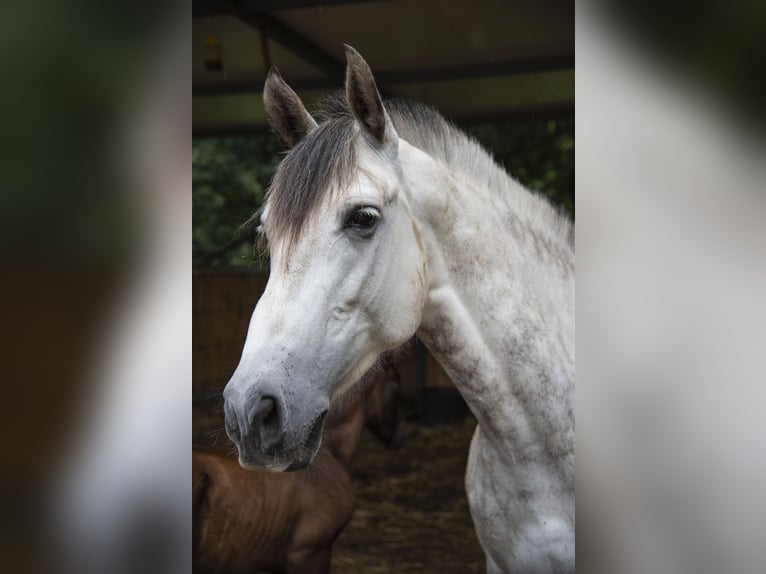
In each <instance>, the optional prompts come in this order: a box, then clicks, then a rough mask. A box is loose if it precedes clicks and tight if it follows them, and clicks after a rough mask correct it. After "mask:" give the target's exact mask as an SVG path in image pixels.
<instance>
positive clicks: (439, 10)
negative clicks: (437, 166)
mask: <svg viewBox="0 0 766 574" xmlns="http://www.w3.org/2000/svg"><path fill="white" fill-rule="evenodd" d="M192 41H193V50H192V78H193V88H192V93H193V115H192V122H193V130H194V133H195V134H196V135H212V134H219V135H223V134H231V133H250V132H254V131H260V130H263V129H266V127H267V122H266V116H265V112H264V109H263V102H262V96H261V91H262V89H263V82H264V80H265V78H266V72H267V71H268V69H269V68H270V67H271V66H272V65H274V66H277V67H278V68H279V70H280V72H281V74H282V76H283V77H284V78H285V80H286V81H287V82H288V83H289V84H290V85H291V86H292V87H293V88H294V89H295V90H296V91H297V92H298V94H299V95H300V96H301V97H302V98H303V99H304V101H305V102H306V104H307V105H308V106H309V108H310V107H311V104H312V102H313V101H315V100H316V99H317V98H320V97H322V96H325V95H327V94H329V93H331V92H332V91H334V90H337V89H339V88H341V87H342V85H343V76H344V70H345V57H344V50H343V44H344V43H347V44H350V45H352V46H354V47H355V48H356V49H357V50H359V52H360V53H361V54H362V55H363V56H364V58H365V59H366V60H367V62H368V63H369V64H370V67H371V68H372V70H373V73H374V74H375V78H376V81H377V82H378V86H379V88H380V90H381V92H382V93H383V94H384V95H386V96H399V97H405V98H414V99H417V100H420V101H423V102H426V103H429V104H431V105H434V106H436V107H437V108H438V109H439V110H440V111H441V112H442V113H444V114H445V115H446V116H448V117H450V118H452V119H454V120H456V121H458V122H468V121H474V120H490V121H494V120H501V119H505V118H534V117H538V118H547V117H561V116H564V117H574V88H575V82H574V77H575V76H574V2H570V1H548V2H540V1H536V0H506V1H490V0H477V1H472V2H471V1H461V0H383V1H380V0H379V1H365V0H329V1H328V0H325V1H324V2H316V1H309V0H283V1H276V0H272V1H269V0H266V1H252V0H251V1H248V0H242V1H239V2H213V1H209V0H208V1H194V2H193V22H192Z"/></svg>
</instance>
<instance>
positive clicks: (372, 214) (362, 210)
mask: <svg viewBox="0 0 766 574" xmlns="http://www.w3.org/2000/svg"><path fill="white" fill-rule="evenodd" d="M377 222H378V210H377V209H375V208H374V207H357V208H356V209H354V210H353V211H351V213H349V215H348V217H347V218H346V227H353V228H354V229H358V230H362V231H363V230H369V229H372V227H373V226H374V225H375V224H376V223H377Z"/></svg>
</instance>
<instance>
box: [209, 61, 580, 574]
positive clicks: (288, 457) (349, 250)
mask: <svg viewBox="0 0 766 574" xmlns="http://www.w3.org/2000/svg"><path fill="white" fill-rule="evenodd" d="M346 56H347V70H346V89H345V94H344V95H343V96H342V97H340V98H336V99H335V100H332V101H329V102H328V103H326V105H325V106H324V109H322V110H320V114H319V115H318V118H319V120H320V122H319V123H317V121H316V120H315V119H314V118H313V117H312V116H311V115H310V114H309V113H308V112H307V111H306V109H305V107H304V106H303V104H302V102H301V101H300V99H299V98H298V97H297V95H296V94H295V92H293V91H292V90H291V89H290V88H289V87H288V86H287V85H286V84H285V83H284V81H283V80H282V79H281V77H280V76H279V74H278V73H277V72H276V71H275V70H272V72H270V74H269V77H268V78H267V81H266V85H265V90H264V102H265V105H266V110H267V113H268V115H269V117H270V120H271V122H272V125H273V126H274V129H275V131H276V132H277V133H278V134H279V135H280V136H281V138H282V139H283V140H284V141H285V143H287V144H288V145H289V146H292V149H291V151H290V152H289V153H288V154H287V156H286V157H285V158H284V160H283V161H282V163H281V164H280V166H279V168H278V169H277V172H276V174H275V176H274V180H273V182H272V186H271V189H270V191H269V194H268V197H267V201H266V204H265V207H264V209H263V212H262V214H261V227H262V230H263V233H264V234H265V235H266V238H267V240H268V242H269V251H270V256H271V275H270V278H269V282H268V285H267V287H266V290H265V292H264V294H263V296H262V298H261V299H260V301H259V302H258V305H257V306H256V308H255V310H254V312H253V316H252V319H251V324H250V328H249V330H248V334H247V339H246V341H245V345H244V350H243V353H242V358H241V361H240V363H239V365H238V366H237V369H236V371H235V373H234V375H233V376H232V378H231V380H230V381H229V383H228V385H227V387H226V389H225V391H224V396H225V399H226V401H225V413H226V430H227V433H228V435H229V437H230V438H231V440H232V441H233V442H234V443H235V444H236V445H237V447H238V449H239V458H240V463H241V464H242V465H243V466H245V467H257V466H266V467H268V468H271V469H272V470H295V469H300V468H303V467H305V466H306V465H308V464H309V463H310V462H311V461H312V460H313V458H314V457H315V456H316V453H317V452H318V450H319V445H320V438H321V429H322V426H323V424H324V419H325V416H326V414H327V411H328V409H329V407H330V404H331V403H334V402H335V401H337V400H338V399H339V397H342V396H343V395H344V394H345V393H346V392H347V391H348V390H349V389H351V388H352V387H353V386H354V385H355V384H356V383H357V381H358V380H359V378H360V376H361V375H362V374H363V373H364V372H365V371H367V369H369V368H370V367H371V366H372V365H373V364H374V363H375V361H376V360H377V359H378V357H379V356H380V355H381V353H383V352H385V351H388V350H390V349H394V348H396V347H397V346H399V345H401V344H403V343H404V342H406V341H407V340H408V339H409V338H410V337H411V336H412V335H413V334H417V335H418V337H420V339H421V340H422V341H423V342H424V343H425V344H426V346H428V348H429V349H430V351H431V352H432V354H433V355H434V357H435V358H436V359H437V360H438V361H439V362H440V363H441V365H442V366H443V367H444V369H445V370H446V372H447V373H448V374H449V375H450V377H451V378H452V380H453V381H454V383H455V385H456V386H457V388H458V390H459V391H460V392H461V394H462V395H463V397H464V398H465V400H466V402H467V404H468V405H469V407H470V409H471V411H472V412H473V414H474V415H475V416H476V418H477V419H478V422H479V426H478V428H477V430H476V433H475V435H474V437H473V441H472V444H471V450H470V454H469V460H468V468H467V471H466V488H467V494H468V500H469V505H470V508H471V514H472V517H473V520H474V524H475V527H476V531H477V536H478V538H479V541H480V543H481V545H482V547H483V548H484V550H485V553H486V556H487V570H488V571H489V572H501V571H502V572H551V571H555V572H562V571H573V570H574V516H575V510H574V412H573V393H574V285H575V283H574V261H575V255H574V245H573V228H572V225H571V223H570V222H569V221H568V220H566V219H565V218H563V217H561V216H560V215H559V214H558V212H556V211H555V210H554V209H553V208H552V207H551V206H550V205H549V204H548V203H547V202H546V201H545V200H543V199H542V198H541V197H539V196H537V195H534V194H532V193H530V192H529V191H527V190H526V189H524V188H523V187H522V186H521V185H520V184H518V183H517V182H515V181H514V180H513V179H511V178H510V176H509V175H508V174H507V173H506V172H505V171H504V170H502V169H501V168H500V167H498V166H497V164H495V163H494V162H493V161H492V158H491V157H490V156H489V154H487V152H486V151H485V150H484V149H483V148H481V146H479V145H478V144H477V143H476V142H474V141H473V140H471V139H470V138H468V137H467V136H466V135H465V134H463V133H462V132H460V131H459V130H457V129H456V128H454V127H453V126H452V125H450V124H449V123H448V122H447V121H445V120H444V119H443V118H442V117H441V116H440V115H439V114H438V113H436V112H435V111H433V110H431V109H430V108H427V107H425V106H422V105H419V104H414V103H406V102H397V101H393V102H387V103H386V106H385V107H384V105H383V103H382V100H381V98H380V95H379V93H378V90H377V87H376V85H375V81H374V79H373V76H372V73H371V71H370V69H369V66H368V65H367V63H366V62H365V61H364V60H363V59H362V57H361V56H360V55H359V54H358V53H357V52H356V51H355V50H353V48H350V47H347V48H346Z"/></svg>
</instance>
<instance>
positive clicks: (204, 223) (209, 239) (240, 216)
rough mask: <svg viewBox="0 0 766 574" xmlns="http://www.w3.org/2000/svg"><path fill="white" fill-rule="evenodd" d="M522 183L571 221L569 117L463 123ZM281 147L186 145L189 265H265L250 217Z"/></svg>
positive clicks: (268, 141) (251, 139)
mask: <svg viewBox="0 0 766 574" xmlns="http://www.w3.org/2000/svg"><path fill="white" fill-rule="evenodd" d="M463 129H465V130H466V131H467V132H468V133H470V134H471V135H473V136H474V137H475V138H476V139H477V140H478V141H480V142H481V143H482V144H483V145H484V146H485V147H486V148H487V149H488V150H490V151H491V152H492V154H493V155H494V157H495V159H496V160H497V161H498V163H500V164H501V165H503V166H504V167H505V168H506V169H507V170H508V171H509V172H510V173H511V175H513V177H515V178H516V179H518V180H519V181H521V183H523V184H524V185H525V186H527V187H529V188H530V189H534V190H537V191H540V192H541V193H543V194H544V195H545V196H546V197H548V198H549V199H550V200H551V202H552V203H553V204H555V205H558V206H560V207H561V209H562V210H563V211H564V213H567V214H568V215H570V216H571V217H574V143H575V142H574V120H562V121H554V120H548V121H545V120H537V121H531V122H525V123H511V122H509V123H499V124H475V125H471V126H463ZM279 160H280V155H279V147H278V143H277V140H276V137H275V136H273V135H272V134H267V133H264V134H256V135H252V136H248V137H237V138H205V139H202V138H197V139H194V140H193V142H192V173H193V186H192V196H193V201H194V208H193V221H192V226H193V229H192V249H193V259H194V266H195V267H196V268H199V267H216V266H223V267H232V266H234V267H248V266H263V265H266V264H267V261H266V260H265V259H264V258H262V257H261V256H260V255H259V253H258V252H257V251H256V249H255V225H254V224H247V221H248V219H249V218H250V217H251V216H252V215H253V214H254V213H255V212H256V210H257V209H258V208H259V207H260V205H261V203H262V202H263V198H264V194H265V191H266V189H267V188H268V185H269V182H270V181H271V177H272V175H273V174H274V169H275V168H276V166H277V164H278V163H279Z"/></svg>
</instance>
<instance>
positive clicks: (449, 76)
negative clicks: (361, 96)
mask: <svg viewBox="0 0 766 574" xmlns="http://www.w3.org/2000/svg"><path fill="white" fill-rule="evenodd" d="M574 65H575V59H574V55H569V54H564V55H554V56H543V57H540V58H523V59H514V60H505V61H501V62H492V63H485V64H476V65H469V66H439V67H436V68H434V67H430V68H418V69H413V70H389V71H380V72H373V74H374V76H375V81H376V82H377V83H378V84H379V85H384V86H389V87H390V86H394V85H396V84H414V83H430V82H441V81H450V80H465V79H470V78H485V77H491V76H512V75H518V74H534V73H540V72H550V71H554V70H565V69H570V68H574ZM336 79H337V78H336ZM286 80H287V83H289V84H290V86H292V87H293V89H295V90H324V89H335V88H338V89H340V88H341V87H342V83H341V84H339V83H337V81H335V79H333V78H296V79H292V78H286ZM262 91H263V80H260V79H239V80H227V81H224V82H206V83H197V84H194V85H192V95H194V96H217V95H227V94H248V93H258V92H262Z"/></svg>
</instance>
